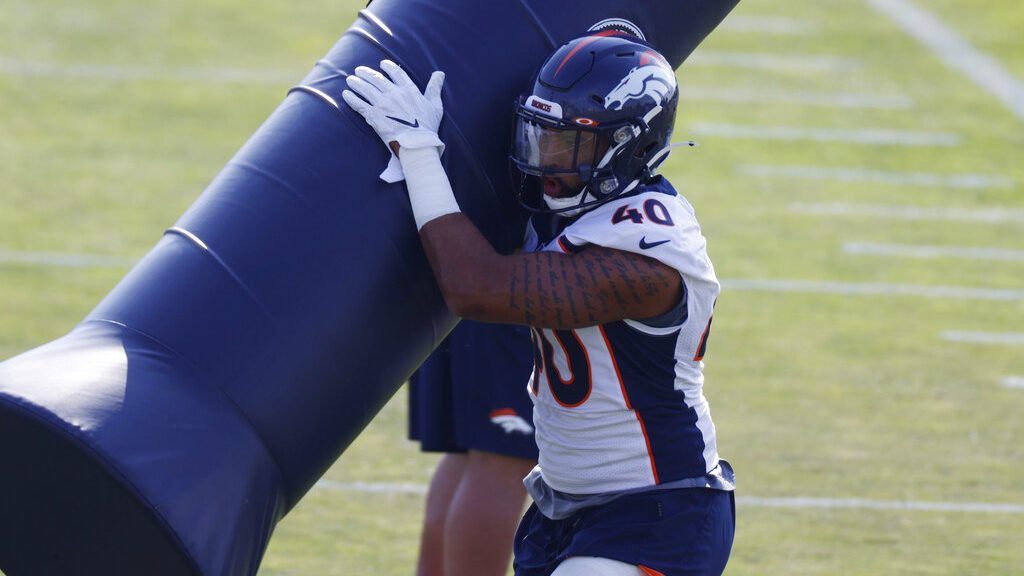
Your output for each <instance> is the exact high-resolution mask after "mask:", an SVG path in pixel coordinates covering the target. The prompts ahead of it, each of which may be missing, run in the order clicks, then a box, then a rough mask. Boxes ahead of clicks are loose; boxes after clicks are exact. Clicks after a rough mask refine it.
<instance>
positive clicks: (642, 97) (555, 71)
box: [511, 30, 679, 216]
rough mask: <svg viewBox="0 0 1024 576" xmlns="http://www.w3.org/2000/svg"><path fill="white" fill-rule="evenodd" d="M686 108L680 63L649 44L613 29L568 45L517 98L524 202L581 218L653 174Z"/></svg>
mask: <svg viewBox="0 0 1024 576" xmlns="http://www.w3.org/2000/svg"><path fill="white" fill-rule="evenodd" d="M678 102H679V88H678V86H677V85H676V78H675V73H674V71H673V70H672V66H671V65H669V63H668V62H667V61H666V60H665V58H664V57H663V56H662V55H661V54H659V53H658V52H657V51H656V50H654V49H653V48H652V47H651V46H650V45H648V44H647V43H646V42H644V41H643V40H641V39H639V38H637V37H635V36H632V35H630V34H627V33H625V32H622V31H619V30H605V31H600V32H596V33H592V34H588V35H586V36H583V37H580V38H576V39H575V40H572V41H570V42H568V43H566V44H564V45H563V46H562V47H560V48H559V49H558V50H556V51H555V53H554V54H552V55H551V56H550V57H548V59H547V60H546V61H545V62H544V64H543V65H542V66H541V68H540V70H539V71H538V73H537V76H536V78H535V79H534V82H533V87H532V89H531V91H530V92H528V93H526V94H523V95H522V96H520V97H519V99H518V100H517V101H516V106H515V123H516V125H515V130H514V135H513V142H512V152H511V161H512V164H514V165H515V169H513V170H512V172H513V178H514V179H515V180H516V182H515V188H516V191H517V195H518V199H519V202H520V203H521V204H522V205H523V206H525V207H526V208H528V209H530V210H534V211H538V212H553V213H560V214H564V215H568V216H571V215H575V214H578V213H580V212H582V211H583V210H587V209H589V208H593V207H594V206H598V205H600V204H602V203H604V202H607V201H609V200H611V199H613V198H616V197H618V196H620V195H622V194H625V193H627V192H629V191H630V190H633V189H634V188H636V186H637V185H639V184H641V183H643V182H646V181H647V180H649V179H651V178H653V177H654V174H655V171H656V170H657V167H658V165H659V164H660V163H661V162H662V161H663V160H664V159H665V157H666V156H667V152H668V149H669V139H670V138H671V136H672V128H673V125H674V123H675V117H676V106H677V104H678Z"/></svg>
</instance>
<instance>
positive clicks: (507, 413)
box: [487, 408, 519, 418]
mask: <svg viewBox="0 0 1024 576" xmlns="http://www.w3.org/2000/svg"><path fill="white" fill-rule="evenodd" d="M495 416H519V414H516V411H515V410H513V409H511V408H501V409H499V410H492V411H491V413H490V414H488V415H487V417H488V418H494V417H495Z"/></svg>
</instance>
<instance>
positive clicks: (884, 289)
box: [722, 279, 1024, 302]
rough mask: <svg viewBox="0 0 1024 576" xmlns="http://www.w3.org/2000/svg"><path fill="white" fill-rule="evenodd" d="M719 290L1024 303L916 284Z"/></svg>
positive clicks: (1003, 295) (1002, 293) (733, 284)
mask: <svg viewBox="0 0 1024 576" xmlns="http://www.w3.org/2000/svg"><path fill="white" fill-rule="evenodd" d="M722 287H723V288H724V289H726V290H740V291H755V292H794V293H811V294H841V295H847V296H915V297H920V298H949V299H953V300H990V301H1001V302H1021V301H1024V290H1012V289H1000V288H973V287H963V286H923V285H918V284H888V283H861V282H827V281H814V280H769V279H748V280H722Z"/></svg>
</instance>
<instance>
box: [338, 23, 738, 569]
mask: <svg viewBox="0 0 1024 576" xmlns="http://www.w3.org/2000/svg"><path fill="white" fill-rule="evenodd" d="M381 69H382V70H383V74H382V73H380V72H377V71H375V70H372V69H370V68H367V67H359V68H357V69H356V70H355V73H354V75H352V76H350V77H349V78H348V80H347V81H348V87H349V90H346V91H345V92H344V94H343V97H344V100H345V102H347V103H348V104H349V106H351V107H352V108H353V109H354V110H355V111H356V112H358V113H359V114H361V115H362V116H363V117H364V118H365V119H366V121H367V122H368V123H369V124H370V126H372V127H373V128H374V130H375V131H376V132H377V134H378V135H379V136H380V137H381V138H382V139H383V141H384V142H385V143H386V144H387V145H388V146H390V148H391V150H392V152H393V153H394V154H395V155H396V156H397V158H398V160H397V162H398V163H399V164H400V167H401V171H402V172H403V174H404V178H405V181H406V187H407V188H408V193H409V199H410V202H411V205H412V210H413V215H414V217H415V220H416V226H417V228H418V230H419V234H420V239H421V241H422V243H423V247H424V249H425V252H426V254H427V257H428V259H429V260H430V265H431V267H432V268H433V270H434V274H435V276H436V278H437V282H438V284H439V286H440V287H441V289H442V292H443V293H444V297H445V301H446V302H447V305H448V306H449V308H450V309H451V310H452V311H453V312H454V313H456V314H458V315H459V316H463V317H466V318H472V319H476V320H482V321H486V322H503V323H512V324H522V325H526V326H529V327H530V329H531V333H532V336H533V341H534V349H535V351H534V358H535V369H534V372H533V375H532V377H531V378H530V381H529V383H528V385H527V390H528V392H529V394H530V397H531V399H532V400H533V403H534V426H535V427H536V440H537V445H538V447H539V450H540V453H539V463H538V465H537V466H536V467H535V468H534V469H533V470H532V471H531V472H530V473H529V474H528V476H527V477H526V479H525V480H524V482H525V485H526V488H527V492H528V493H529V494H530V496H531V497H532V499H533V504H532V505H531V506H530V508H529V510H528V511H527V513H526V515H525V516H524V517H523V519H522V521H521V522H520V525H519V528H518V531H517V533H516V538H515V543H514V547H515V560H514V565H515V571H516V574H517V575H522V576H525V575H548V574H554V575H556V576H577V575H584V574H585V575H588V576H592V575H595V574H608V575H630V576H636V575H643V574H646V575H654V574H664V575H673V574H720V573H721V572H722V571H723V570H724V567H725V564H726V561H727V560H728V556H729V552H730V549H731V546H732V540H733V533H734V516H735V514H734V503H733V497H732V495H733V492H732V491H733V489H734V476H733V472H732V469H731V467H730V466H729V464H728V463H727V462H726V461H725V460H722V459H720V458H719V455H718V450H717V447H716V441H715V427H714V424H713V423H712V421H711V412H710V410H709V408H708V403H707V401H706V399H705V397H704V394H703V392H702V388H703V384H704V377H703V373H702V371H703V358H704V352H705V345H706V343H707V337H708V332H709V330H710V328H711V317H712V310H713V307H714V304H715V301H716V299H717V297H718V293H719V283H718V281H717V279H716V276H715V272H714V268H713V267H712V265H711V261H710V260H709V258H708V255H707V251H706V242H705V239H704V237H703V235H702V234H701V231H700V227H699V225H698V223H697V220H696V218H695V216H694V210H693V208H692V207H691V206H690V204H689V203H688V202H687V201H686V200H685V199H684V198H683V197H682V196H680V195H679V194H678V193H677V192H676V191H675V190H674V189H673V187H672V186H671V185H670V184H669V182H668V181H667V180H665V179H664V178H663V177H660V176H657V175H656V171H657V168H658V166H659V164H660V163H661V162H662V161H663V160H664V159H665V157H666V155H667V154H668V151H669V149H670V144H669V138H670V136H671V133H672V128H673V124H674V120H675V113H676V105H677V103H678V98H679V91H678V88H677V86H676V80H675V75H674V72H673V70H672V68H671V66H670V65H669V64H668V63H667V62H666V61H665V59H664V58H663V57H662V56H661V55H660V54H659V53H658V52H657V51H656V50H654V49H653V48H652V47H651V46H650V45H648V44H647V43H646V42H644V41H643V40H642V39H641V38H638V37H635V36H631V35H627V34H624V33H622V32H620V31H616V30H605V31H601V32H597V33H591V34H588V35H586V36H583V37H580V38H576V39H574V40H572V41H570V42H568V43H566V44H565V45H563V46H561V47H560V48H558V50H556V51H555V52H554V53H553V54H552V55H551V56H550V57H549V58H548V59H547V60H546V61H545V62H544V64H543V65H542V66H541V68H540V70H539V71H538V73H537V75H536V77H535V80H534V82H533V85H532V87H531V88H530V90H529V91H528V92H526V93H525V94H523V95H522V97H521V98H520V100H519V103H518V107H517V111H516V114H515V118H514V122H515V131H514V133H515V137H514V142H513V146H512V153H511V156H512V161H513V163H514V165H515V169H514V171H515V172H516V173H517V176H518V178H519V181H520V182H519V186H518V189H519V192H520V196H521V201H522V202H523V203H524V204H526V205H527V206H529V207H531V208H532V209H533V210H535V211H536V212H537V213H536V214H535V215H534V216H533V217H532V219H531V223H530V227H529V231H528V233H527V238H526V242H525V246H524V249H523V250H522V252H521V253H518V254H515V255H511V256H505V255H501V254H499V253H497V252H496V251H495V250H494V249H493V248H492V247H491V246H490V245H489V244H488V242H487V240H486V239H485V238H484V237H483V235H481V233H480V232H479V231H478V230H477V228H476V227H475V226H474V225H473V223H472V222H471V221H470V220H469V219H468V218H467V217H465V216H464V215H463V214H461V213H460V211H459V205H458V203H457V202H456V199H455V196H454V195H453V193H452V189H451V185H450V183H449V181H448V178H447V176H446V174H445V172H444V168H443V166H442V164H441V161H440V153H441V152H442V150H443V143H442V142H441V140H440V138H439V137H438V135H437V129H438V126H439V124H440V121H441V117H442V105H441V87H442V84H443V81H444V74H443V73H442V72H434V73H433V75H432V76H431V78H430V80H429V82H428V83H427V85H426V87H425V90H424V92H423V93H420V91H419V89H418V88H417V87H416V86H415V84H414V83H413V82H412V81H411V80H410V78H409V77H408V75H406V73H405V72H404V71H403V70H402V69H401V68H400V67H399V66H397V65H396V64H394V63H392V62H390V61H383V62H381Z"/></svg>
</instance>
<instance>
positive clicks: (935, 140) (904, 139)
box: [689, 122, 960, 146]
mask: <svg viewBox="0 0 1024 576" xmlns="http://www.w3.org/2000/svg"><path fill="white" fill-rule="evenodd" d="M689 133H691V134H693V135H695V136H711V137H718V138H742V139H749V140H775V141H799V140H810V141H814V142H842V143H847V144H870V145H888V146H956V145H958V144H960V136H959V135H957V134H954V133H951V132H924V131H918V130H893V129H889V128H852V129H840V128H811V127H806V126H756V125H749V124H725V123H716V122H695V123H694V124H692V125H691V126H690V130H689Z"/></svg>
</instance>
